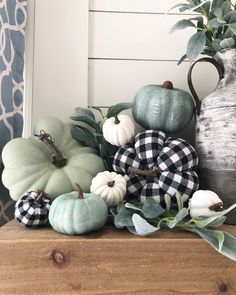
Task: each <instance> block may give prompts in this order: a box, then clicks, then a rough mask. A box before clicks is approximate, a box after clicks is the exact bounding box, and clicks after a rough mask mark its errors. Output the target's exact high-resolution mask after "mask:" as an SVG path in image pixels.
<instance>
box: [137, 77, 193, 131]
mask: <svg viewBox="0 0 236 295" xmlns="http://www.w3.org/2000/svg"><path fill="white" fill-rule="evenodd" d="M193 112H194V102H193V99H192V96H191V95H190V94H189V93H188V92H186V91H184V90H181V89H177V88H173V85H172V83H171V82H170V81H166V82H165V83H164V84H163V85H162V86H161V85H147V86H144V87H143V88H141V89H140V90H139V91H138V93H137V94H136V96H135V98H134V104H133V107H132V114H133V117H134V120H135V121H136V122H137V123H138V124H139V125H141V126H142V127H143V128H145V129H156V130H161V131H163V132H165V133H176V132H179V131H181V130H182V129H184V128H185V127H186V126H187V125H188V123H189V122H190V121H191V119H192V117H193Z"/></svg>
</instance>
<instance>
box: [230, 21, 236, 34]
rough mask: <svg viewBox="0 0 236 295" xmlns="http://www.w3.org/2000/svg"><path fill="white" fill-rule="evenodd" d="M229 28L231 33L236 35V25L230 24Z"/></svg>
mask: <svg viewBox="0 0 236 295" xmlns="http://www.w3.org/2000/svg"><path fill="white" fill-rule="evenodd" d="M228 27H229V29H230V31H231V32H232V33H233V34H234V35H236V23H232V24H229V25H228Z"/></svg>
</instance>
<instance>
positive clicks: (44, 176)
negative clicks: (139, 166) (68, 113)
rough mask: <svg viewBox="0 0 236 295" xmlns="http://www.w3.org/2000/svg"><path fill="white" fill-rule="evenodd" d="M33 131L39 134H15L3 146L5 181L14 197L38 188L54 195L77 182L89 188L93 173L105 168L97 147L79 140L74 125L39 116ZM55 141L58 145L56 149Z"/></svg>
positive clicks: (71, 187) (67, 189)
mask: <svg viewBox="0 0 236 295" xmlns="http://www.w3.org/2000/svg"><path fill="white" fill-rule="evenodd" d="M42 130H44V132H43V131H42ZM34 134H35V135H39V137H37V136H32V137H30V138H28V139H24V138H16V139H13V140H12V141H10V142H9V143H7V145H6V146H5V147H4V149H3V152H2V160H3V163H4V166H5V168H4V171H3V173H2V181H3V184H4V185H5V186H6V187H7V188H8V189H9V190H10V196H11V197H12V199H14V200H18V199H19V198H20V197H21V196H22V195H23V194H24V193H25V192H26V191H37V190H40V191H44V192H46V193H47V194H48V195H49V196H50V198H51V199H55V198H56V197H58V196H59V195H61V194H64V193H68V192H71V191H73V190H74V189H75V186H74V183H76V182H79V183H80V185H81V187H82V189H83V190H84V191H85V192H89V189H90V185H91V182H92V179H93V177H94V176H95V175H97V173H98V172H100V171H104V170H105V168H104V164H103V160H102V159H101V158H100V157H99V156H98V155H97V154H96V151H95V150H94V149H92V148H88V147H83V146H81V145H80V144H78V142H77V141H76V140H74V139H73V138H72V136H71V125H70V124H63V123H62V122H61V121H60V120H58V119H55V118H45V119H42V120H40V121H39V122H38V123H37V124H36V126H35V128H34ZM49 134H50V135H51V137H50V136H49ZM40 136H41V139H43V138H44V141H42V140H40ZM50 139H51V141H52V142H53V144H52V143H50ZM45 141H47V142H48V143H45ZM53 145H55V146H56V148H57V149H58V151H57V152H56V153H55V152H54V151H53V149H52V146H53ZM54 149H55V147H54ZM53 154H55V157H54V158H53Z"/></svg>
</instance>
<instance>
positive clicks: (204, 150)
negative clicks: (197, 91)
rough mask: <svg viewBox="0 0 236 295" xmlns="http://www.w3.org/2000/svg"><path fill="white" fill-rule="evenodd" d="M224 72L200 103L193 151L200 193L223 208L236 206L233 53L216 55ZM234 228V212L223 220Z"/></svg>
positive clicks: (235, 66) (235, 69)
mask: <svg viewBox="0 0 236 295" xmlns="http://www.w3.org/2000/svg"><path fill="white" fill-rule="evenodd" d="M214 58H215V60H216V61H217V62H218V63H219V64H220V65H221V66H222V68H223V69H224V77H223V78H222V79H221V80H220V81H219V83H218V85H217V87H216V89H215V90H214V91H213V92H212V93H211V94H210V95H208V96H207V97H205V98H204V99H203V100H202V103H201V110H200V115H199V116H197V118H196V150H197V152H198V155H199V158H200V165H199V177H200V184H201V186H202V188H203V189H209V190H213V191H215V192H216V193H217V194H218V195H219V197H220V198H221V199H222V200H223V202H224V206H225V207H226V208H227V207H229V206H230V205H232V204H233V203H236V49H229V50H224V51H221V52H218V53H217V54H216V55H215V57H214ZM227 223H231V224H236V211H235V210H234V211H233V212H232V213H231V214H230V215H229V216H228V218H227Z"/></svg>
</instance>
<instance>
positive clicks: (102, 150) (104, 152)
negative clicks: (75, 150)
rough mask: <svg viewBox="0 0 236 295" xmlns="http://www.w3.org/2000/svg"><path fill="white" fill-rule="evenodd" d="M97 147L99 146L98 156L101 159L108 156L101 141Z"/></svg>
mask: <svg viewBox="0 0 236 295" xmlns="http://www.w3.org/2000/svg"><path fill="white" fill-rule="evenodd" d="M98 147H99V154H100V157H101V158H103V159H106V158H107V157H108V153H107V150H106V147H105V146H104V144H102V143H100V144H99V146H98Z"/></svg>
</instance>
